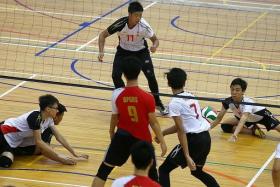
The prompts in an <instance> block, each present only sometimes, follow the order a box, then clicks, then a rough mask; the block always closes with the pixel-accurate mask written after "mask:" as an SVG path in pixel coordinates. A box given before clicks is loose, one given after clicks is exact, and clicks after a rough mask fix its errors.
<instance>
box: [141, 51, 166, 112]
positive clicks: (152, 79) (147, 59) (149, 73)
mask: <svg viewBox="0 0 280 187" xmlns="http://www.w3.org/2000/svg"><path fill="white" fill-rule="evenodd" d="M141 57H142V59H143V60H142V62H143V65H142V71H143V73H144V75H145V77H146V78H147V80H148V84H149V88H150V90H151V92H152V94H153V96H154V98H155V102H156V106H157V109H158V110H159V111H160V113H161V114H163V115H166V114H167V113H168V111H167V110H166V109H165V107H164V105H163V104H162V102H161V100H160V97H159V95H158V93H159V88H158V83H157V80H156V76H155V72H154V66H153V63H152V59H151V56H150V53H149V51H148V50H147V51H144V52H143V54H141Z"/></svg>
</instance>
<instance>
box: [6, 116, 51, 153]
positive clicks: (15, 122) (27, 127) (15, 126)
mask: <svg viewBox="0 0 280 187" xmlns="http://www.w3.org/2000/svg"><path fill="white" fill-rule="evenodd" d="M51 126H54V121H53V119H52V118H47V119H45V120H42V118H41V114H40V111H30V112H27V113H25V114H23V115H21V116H19V117H16V118H9V119H7V120H5V122H4V124H2V125H1V131H2V133H3V134H4V137H5V139H6V141H7V142H8V144H9V145H10V146H11V147H12V148H16V147H19V146H21V147H22V146H28V145H34V144H35V142H34V139H33V131H34V130H39V129H40V130H41V132H43V131H44V130H45V129H47V128H48V127H51Z"/></svg>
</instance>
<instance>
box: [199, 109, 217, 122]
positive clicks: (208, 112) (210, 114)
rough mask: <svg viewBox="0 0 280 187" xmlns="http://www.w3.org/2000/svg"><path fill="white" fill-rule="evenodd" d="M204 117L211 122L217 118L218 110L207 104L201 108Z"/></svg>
mask: <svg viewBox="0 0 280 187" xmlns="http://www.w3.org/2000/svg"><path fill="white" fill-rule="evenodd" d="M201 114H202V117H204V118H205V119H206V120H207V121H208V122H209V123H212V122H213V121H215V119H216V118H217V113H216V111H215V110H214V109H213V108H212V107H210V106H206V107H204V108H203V109H202V110H201Z"/></svg>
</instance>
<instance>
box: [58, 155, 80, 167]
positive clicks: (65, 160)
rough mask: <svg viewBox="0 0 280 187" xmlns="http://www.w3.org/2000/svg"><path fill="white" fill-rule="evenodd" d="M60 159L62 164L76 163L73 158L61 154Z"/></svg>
mask: <svg viewBox="0 0 280 187" xmlns="http://www.w3.org/2000/svg"><path fill="white" fill-rule="evenodd" d="M60 159H61V162H62V164H65V165H75V164H76V163H77V162H76V161H75V160H74V159H73V158H71V157H69V156H63V157H60Z"/></svg>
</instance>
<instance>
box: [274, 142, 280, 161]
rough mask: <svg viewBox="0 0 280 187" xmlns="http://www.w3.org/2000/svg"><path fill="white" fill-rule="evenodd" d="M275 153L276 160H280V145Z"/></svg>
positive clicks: (279, 144)
mask: <svg viewBox="0 0 280 187" xmlns="http://www.w3.org/2000/svg"><path fill="white" fill-rule="evenodd" d="M275 152H276V154H275V158H280V143H278V145H277V148H276V150H275Z"/></svg>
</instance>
